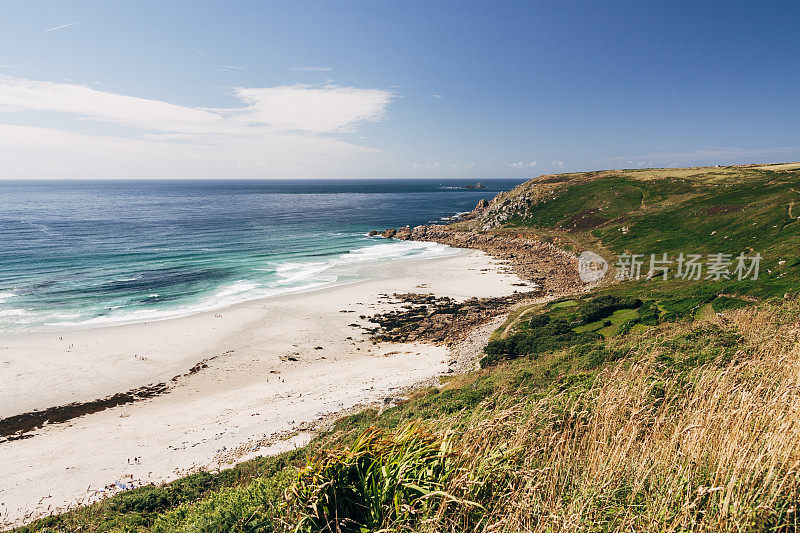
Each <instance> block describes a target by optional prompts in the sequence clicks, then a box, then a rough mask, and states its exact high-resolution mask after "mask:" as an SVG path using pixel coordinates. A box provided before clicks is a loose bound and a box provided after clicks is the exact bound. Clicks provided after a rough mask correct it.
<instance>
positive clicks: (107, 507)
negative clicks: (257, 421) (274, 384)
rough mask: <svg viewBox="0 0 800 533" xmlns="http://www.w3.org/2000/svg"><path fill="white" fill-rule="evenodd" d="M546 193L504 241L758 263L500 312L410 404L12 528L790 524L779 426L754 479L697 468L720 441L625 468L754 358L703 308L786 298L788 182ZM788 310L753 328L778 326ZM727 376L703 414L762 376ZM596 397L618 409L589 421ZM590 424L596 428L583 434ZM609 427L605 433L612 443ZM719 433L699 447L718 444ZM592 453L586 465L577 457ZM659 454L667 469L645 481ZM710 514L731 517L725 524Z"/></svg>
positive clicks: (796, 275) (585, 184) (796, 236)
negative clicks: (523, 237)
mask: <svg viewBox="0 0 800 533" xmlns="http://www.w3.org/2000/svg"><path fill="white" fill-rule="evenodd" d="M553 180H554V183H555V184H556V185H555V188H554V189H553V190H552V191H551V192H549V193H548V194H546V195H543V196H542V197H541V198H540V200H539V201H537V202H535V203H533V204H531V205H527V206H524V208H520V210H519V211H517V212H515V213H513V214H512V215H513V216H512V217H511V218H510V219H509V224H508V226H509V227H510V228H512V229H527V230H531V231H535V232H540V233H542V234H544V235H557V236H559V238H560V239H562V240H564V242H566V241H569V242H567V245H569V246H572V247H573V248H575V249H576V250H577V249H579V248H580V247H579V245H581V246H582V245H585V244H587V243H588V244H590V245H591V246H592V247H593V249H595V250H597V251H600V252H601V253H603V254H605V255H606V256H607V257H610V256H611V255H613V254H618V253H621V252H624V251H629V252H635V253H644V254H649V253H663V252H667V253H670V254H676V253H678V252H684V253H715V252H724V253H731V254H736V253H738V252H740V251H746V252H748V253H749V252H752V251H757V252H760V253H761V254H762V256H764V260H763V262H762V273H761V276H760V279H759V280H757V281H751V280H744V281H720V282H710V281H705V280H704V281H701V282H689V281H680V280H676V279H670V280H668V281H662V280H652V281H645V280H639V281H632V282H624V283H617V284H612V285H609V286H605V287H603V288H601V289H599V290H597V291H596V292H594V293H592V294H586V295H580V296H571V297H569V298H566V299H562V300H559V301H555V302H552V303H550V304H547V305H546V304H536V305H534V306H529V307H525V308H522V309H518V310H516V311H515V312H513V313H512V314H511V317H510V319H509V322H508V323H507V324H505V325H504V326H503V327H501V328H500V329H499V330H498V332H496V333H495V335H493V336H492V339H491V342H490V343H489V345H488V346H487V347H486V349H485V357H484V358H483V359H482V361H481V366H482V368H481V369H480V370H476V371H473V372H470V373H468V374H465V375H459V376H454V377H452V378H450V379H449V380H447V381H446V382H445V383H444V384H443V385H442V386H439V387H428V388H426V389H422V390H419V391H416V392H415V393H413V394H412V396H411V397H410V398H408V399H407V400H405V401H403V402H400V403H399V404H398V405H396V406H394V407H392V408H389V409H386V410H383V411H382V412H380V413H379V412H378V411H376V410H374V409H366V410H363V411H361V412H359V413H356V414H353V415H350V416H346V417H343V418H341V419H339V420H337V421H336V422H335V423H334V424H333V425H332V427H331V428H330V430H329V431H326V432H323V433H322V434H320V435H318V436H317V437H316V438H315V439H314V440H313V441H312V443H311V444H310V445H309V446H308V447H307V448H306V449H304V450H300V451H296V452H291V453H287V454H283V455H281V456H277V457H271V458H259V459H254V460H252V461H248V462H245V463H242V464H240V465H237V466H235V467H234V468H232V469H230V470H226V471H223V472H217V473H198V474H194V475H192V476H187V477H185V478H182V479H179V480H176V481H174V482H172V483H168V484H164V485H160V486H150V487H143V488H140V489H135V490H132V491H129V492H126V493H123V494H120V495H117V496H115V497H113V498H110V499H108V500H106V501H103V502H98V503H96V504H93V505H90V506H87V507H83V508H79V509H76V510H73V511H70V512H67V513H64V514H61V515H56V516H52V517H48V518H46V519H43V520H39V521H37V522H34V523H33V524H30V525H29V526H26V527H24V528H21V529H19V530H18V531H25V532H33V531H53V532H55V531H90V532H100V531H103V532H143V531H158V532H167V531H187V532H188V531H208V532H212V531H253V532H255V531H262V532H272V531H276V532H277V531H281V532H287V531H303V532H305V531H308V532H312V531H314V532H316V531H358V532H361V531H376V530H379V529H380V528H387V529H386V530H387V531H434V530H435V531H445V530H447V531H467V530H469V531H481V530H484V529H486V528H487V527H488V525H489V524H490V523H493V524H501V523H503V520H511V518H510V517H512V516H515V513H517V511H518V509H521V508H527V509H529V511H530V513H531V514H530V516H528V518H526V520H527V522H525V523H526V524H527V526H529V527H530V528H531V529H535V528H539V530H541V531H556V530H561V529H570V528H572V529H576V530H591V531H622V530H626V531H627V530H638V529H647V528H651V529H655V530H658V529H659V524H666V523H668V521H669V520H673V521H674V524H673V525H675V528H674V529H673V530H702V529H704V527H706V526H704V524H726V526H730V527H727V529H730V530H740V531H756V530H773V531H780V530H786V531H789V530H793V529H792V526H791V524H793V523H794V522H793V521H794V520H795V515H794V514H793V512H794V511H793V510H792V509H794V508H797V507H798V503H800V498H798V496H797V494H798V493H797V491H796V483H795V484H793V483H794V481H792V480H793V479H794V478H792V477H791V475H790V474H791V472H792V471H788V474H787V473H786V472H785V471H784V470H785V469H783V467H782V466H781V465H780V464H777V463H776V466H774V468H773V469H772V470H769V469H765V470H759V469H758V468H757V466H758V465H757V463H758V461H760V460H761V458H762V457H766V456H767V455H768V454H769V453H770V450H773V449H774V448H775V446H774V444H773V443H774V441H775V439H776V438H777V436H779V435H781V434H782V433H780V431H778V430H769V431H767V430H763V434H764V435H769V436H771V437H770V439H771V440H770V444H769V446H766V445H765V444H764V443H763V442H762V441H759V440H754V441H753V445H752V446H751V448H752V450H754V453H756V456H755V457H756V459H753V460H751V461H749V462H748V461H746V462H745V463H744V464H743V466H741V468H750V467H752V468H754V470H753V472H754V473H752V475H750V477H748V478H747V479H746V480H745V479H744V478H733V477H724V476H725V475H728V474H724V472H725V470H724V465H722V466H721V463H715V462H714V460H713V457H712V456H713V454H714V453H721V452H723V451H725V449H726V448H725V446H717V447H714V446H712V447H711V448H710V449H706V448H703V450H706V451H704V453H705V454H706V455H701V456H694V457H692V458H691V461H690V460H689V459H686V461H687V462H686V463H685V464H684V463H682V462H681V461H684V459H683V457H684V456H683V455H682V454H684V453H686V454H688V453H689V452H688V451H684V450H683V449H680V450H679V449H677V448H676V443H680V442H683V443H684V444H687V442H688V441H683V440H681V439H682V438H683V437H682V435H684V434H683V433H679V434H677V435H678V436H674V437H670V438H668V439H666V441H665V442H666V444H663V446H664V447H663V448H662V449H660V450H659V452H658V453H654V454H653V457H652V458H651V459H649V461H650V462H649V463H646V462H643V463H637V462H636V461H637V460H638V459H636V458H637V457H639V456H640V455H642V454H643V453H647V450H648V447H647V446H650V444H651V443H652V442H656V441H658V438H659V437H660V436H663V435H668V433H666V429H665V427H662V426H658V429H653V428H656V426H657V425H658V424H664V423H665V422H664V421H672V420H675V419H678V418H680V417H681V416H682V415H683V414H684V412H686V411H689V410H691V409H692V406H693V405H695V404H696V403H698V402H700V401H701V400H702V398H703V396H702V395H701V396H700V397H699V399H696V400H694V402H695V403H691V402H689V403H686V402H687V401H688V400H686V399H687V398H690V397H691V395H692V394H693V393H695V392H696V391H697V390H700V388H701V387H704V386H708V384H709V383H712V382H713V379H711V378H710V377H709V376H711V377H714V376H717V377H719V376H722V377H724V376H727V375H728V374H726V372H727V371H728V370H729V369H730V368H734V369H736V368H739V367H734V366H733V365H737V364H741V360H742V359H743V358H745V359H746V357H749V356H752V354H754V353H756V352H757V351H758V349H760V347H761V346H763V345H764V342H763V341H762V342H758V341H757V340H754V339H753V338H748V337H747V335H745V333H744V332H743V331H740V330H739V329H737V327H735V326H734V325H731V323H730V322H729V321H727V320H725V319H718V317H716V316H715V313H730V312H732V311H733V312H734V315H735V312H736V310H740V309H742V308H745V307H748V306H753V305H757V306H761V307H759V309H764V310H765V311H764V313H766V315H769V316H772V315H770V313H774V309H775V307H774V306H779V305H783V303H782V302H783V296H784V294H785V293H793V292H796V291H797V289H798V288H800V259H795V258H794V255H796V251H797V250H798V249H800V228H798V226H799V225H800V222H798V220H797V218H798V217H799V216H800V207H794V208H792V209H791V212H790V208H789V205H790V204H792V203H793V202H795V201H796V200H797V199H798V196H800V195H799V194H798V193H797V190H800V172H799V171H774V170H770V169H767V170H760V169H756V168H749V167H725V168H720V169H666V170H642V171H611V172H600V173H587V174H580V175H561V176H557V177H554V178H553ZM538 186H539V185H537V184H536V183H529V184H526V185H525V186H523V187H522V188H521V189H520V190H521V191H522V192H524V191H530V190H532V188H534V189H535V188H536V187H538ZM512 196H513V194H512ZM623 228H625V230H626V231H622V230H623ZM570 239H572V240H571V241H570ZM564 242H562V245H563V244H564ZM779 261H785V263H784V264H779ZM765 302H766V303H765ZM775 302H781V303H780V304H776V303H775ZM765 306H766V307H765ZM770 306H773V307H770ZM795 311H797V310H795ZM795 311H792V312H794V313H795V314H791V313H788V312H786V313H784V314H781V315H776V316H777V317H778V318H775V319H774V320H773V322H765V323H766V324H767V325H768V327H772V328H776V327H779V326H780V324H785V323H791V322H792V321H796V318H797V314H798V313H800V311H797V312H795ZM745 312H748V311H747V310H745ZM706 319H708V320H706ZM740 325H741V324H740ZM765 327H766V326H765ZM506 329H507V330H508V332H507V333H508V334H507V335H504V333H505V332H506ZM755 331H756V333H758V332H759V330H758V328H756V329H755ZM749 335H750V336H751V337H752V336H753V335H754V333H753V331H751V332H750V333H749ZM766 338H767V339H768V340H769V342H773V341H774V339H778V338H780V336H773V337H770V336H767V337H766ZM743 347H744V348H743ZM776 350H777V348H776ZM787 353H788V352H787ZM781 361H782V360H781ZM781 364H783V363H781ZM742 368H743V370H737V371H736V373H734V374H733V377H732V379H733V381H734V386H732V387H731V388H729V389H726V391H727V392H726V393H725V394H721V395H719V396H718V397H715V398H718V400H717V401H719V402H723V401H726V400H728V399H729V396H731V395H735V394H737V391H743V390H746V388H747V385H748V383H751V382H752V383H761V382H759V381H758V380H759V379H763V378H765V376H766V377H769V376H770V375H771V374H769V372H767V370H766V367H765V366H763V365H760V364H754V365H752V366H745V367H742ZM620 376H621V377H620ZM615 379H619V380H620V381H619V383H616V382H615V381H614V380H615ZM715 379H716V378H715ZM720 379H721V378H720ZM709 380H710V381H709ZM609 383H611V384H614V383H616V385H614V386H613V387H611V385H609ZM765 383H768V385H758V386H757V387H755V385H754V387H755V389H754V390H756V391H757V392H758V393H757V394H755V393H754V394H750V395H746V394H745V395H744V396H743V398H755V399H758V398H759V396H758V395H759V394H760V395H766V396H765V398H768V394H769V391H770V390H773V389H775V387H776V385H775V383H772V382H765ZM609 387H611V388H609ZM614 387H617V388H614ZM770 387H772V388H770ZM792 390H794V389H792ZM784 396H786V397H791V395H790V394H788V393H787V395H784ZM781 397H783V396H781ZM608 398H612V399H614V401H620V402H622V403H620V404H619V405H615V406H614V407H613V409H612V408H609V410H608V411H607V412H606V414H604V415H602V416H601V414H598V413H601V410H602V409H603V405H604V404H603V401H607V400H608ZM604 399H605V400H604ZM773 399H774V398H773ZM626 402H629V403H626ZM612 403H613V402H612ZM759 405H760V404H759ZM759 409H760V407H759ZM721 412H722V413H723V415H724V413H725V411H724V410H722V411H721ZM752 412H753V411H752V410H749V411H747V412H746V413H745V415H746V416H751V413H752ZM657 413H661V414H660V415H659V416H660V417H661V418H658V417H657V416H656V414H657ZM595 415H597V416H598V417H600V418H599V419H598V420H601V421H602V424H606V423H607V424H609V425H607V426H604V425H602V424H601V425H595V426H592V429H591V431H590V430H589V429H587V428H589V427H590V425H591V424H590V422H589V420H590V419H591V417H593V416H595ZM701 415H702V416H705V415H703V414H702V413H696V414H694V415H692V416H695V417H701ZM731 416H733V415H731ZM734 418H736V417H734ZM612 419H615V420H618V421H619V426H614V428H615V429H614V428H611V426H610V424H611V422H610V420H612ZM765 420H766V421H767V422H769V420H770V418H769V417H765ZM734 422H735V427H736V428H738V427H739V425H738V424H739V420H738V419H736V420H734ZM765 423H766V422H765ZM595 424H599V423H598V422H595ZM698 425H699V424H698ZM631 427H634V431H633V433H631V434H630V435H629V436H628V437H626V439H627V440H626V439H621V438H620V439H617V437H616V436H615V435H617V433H615V431H616V432H618V433H619V434H620V435H621V434H624V432H625V431H626V428H631ZM687 427H688V424H687ZM720 427H721V426H720ZM754 427H755V426H754ZM759 427H760V426H759ZM651 430H652V431H653V432H652V433H648V432H649V431H651ZM759 431H761V430H759ZM781 431H783V430H781ZM730 433H731V431H730V430H726V431H722V430H720V431H719V433H718V434H712V433H709V434H706V436H705V437H704V438H709V436H711V437H714V438H717V439H718V440H719V441H720V442H722V441H724V438H723V437H727V436H729V435H730ZM520 435H525V439H527V440H524V439H523V440H519V439H521V438H522V437H520ZM581 435H588V436H586V437H585V438H584V437H581ZM515 439H518V440H515ZM581 439H585V440H581ZM623 442H624V443H627V444H626V446H632V447H635V446H636V445H638V443H641V444H642V448H641V449H640V450H639V452H638V453H637V454H634V453H630V454H629V455H623V456H620V457H623V459H619V457H617V459H619V460H620V461H622V462H621V463H608V464H606V463H603V461H606V460H607V459H608V458H609V457H612V456H613V454H614V453H617V451H618V448H615V447H614V446H616V445H617V443H623ZM704 442H705V441H704ZM477 443H481V444H480V446H478V444H477ZM520 443H522V444H520ZM603 446H606V448H603ZM592 447H596V448H598V449H601V450H605V451H603V452H602V453H598V454H597V455H596V456H587V455H581V454H582V453H583V452H582V450H585V449H588V448H592ZM748 449H750V448H748ZM759 450H760V451H759ZM673 452H675V453H676V455H674V456H673V455H670V454H672V453H673ZM706 452H707V453H706ZM742 453H743V454H744V453H748V452H747V450H745V449H743V451H742ZM758 454H761V455H758ZM665 457H670V459H669V461H671V462H669V461H668V463H669V464H667V467H666V469H661V470H659V468H661V466H663V465H664V464H665V463H664V461H666V459H663V458H665ZM686 457H688V455H687V456H686ZM592 461H596V462H597V464H599V465H600V466H599V467H598V470H597V471H598V472H600V474H598V476H599V477H597V479H595V478H593V477H592V474H591V473H589V470H590V467H591V463H592ZM626 461H628V462H627V463H626ZM787 464H788V463H787ZM559 465H560V466H559ZM620 465H622V466H620ZM558 468H561V470H558V471H556V470H557V469H558ZM643 472H644V473H647V475H645V477H641V474H642V473H643ZM775 472H778V473H781V475H785V476H787V477H786V478H785V480H788V481H782V482H781V483H782V484H780V485H776V486H778V488H777V489H775V492H774V493H773V492H769V490H767V489H766V488H764V487H766V486H767V485H763V486H762V485H759V483H761V482H762V480H765V479H769V478H770V476H771V475H773V473H775ZM720 476H722V477H720ZM634 479H636V481H635V482H634ZM747 483H750V484H752V486H753V487H755V488H753V489H752V490H751V492H747V490H750V489H747V490H745V489H742V490H741V491H740V492H736V491H737V490H739V489H740V488H741V487H746V486H747V485H746V484H747ZM531 487H533V488H531ZM708 487H727V488H726V489H725V490H726V492H725V494H728V495H730V494H738V496H735V497H733V499H730V496H726V497H727V498H729V499H728V500H723V499H721V497H720V496H718V495H719V494H722V492H705V493H704V492H703V490H705V489H704V488H708ZM523 489H524V490H523ZM714 490H715V491H716V490H718V489H714ZM770 490H772V489H770ZM697 494H700V495H702V498H700V496H697V497H696V495H697ZM737 498H738V499H737ZM725 516H734V517H735V520H734V521H733V522H724V520H723V518H724V517H725ZM558 520H562V521H561V522H559V521H558ZM548 521H551V522H548ZM509 523H511V522H509ZM426 524H428V525H426ZM429 524H433V525H429ZM732 524H735V526H736V527H733V526H732ZM795 525H796V524H795ZM568 526H569V527H568ZM497 527H498V529H497V530H503V528H502V527H500V526H497ZM709 528H710V529H714V527H711V526H708V527H706V529H709ZM518 529H519V528H516V529H515V527H514V526H507V527H506V529H505V530H506V531H514V530H518ZM664 529H666V527H665V528H664ZM717 529H719V528H717ZM722 529H725V528H722Z"/></svg>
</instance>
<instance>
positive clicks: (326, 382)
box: [0, 250, 520, 523]
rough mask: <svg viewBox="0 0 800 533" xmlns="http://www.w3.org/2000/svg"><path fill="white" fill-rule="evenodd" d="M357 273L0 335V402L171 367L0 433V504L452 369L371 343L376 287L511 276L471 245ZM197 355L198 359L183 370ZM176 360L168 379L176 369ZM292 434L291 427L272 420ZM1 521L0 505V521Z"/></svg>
mask: <svg viewBox="0 0 800 533" xmlns="http://www.w3.org/2000/svg"><path fill="white" fill-rule="evenodd" d="M365 269H370V270H369V272H365V274H367V276H366V277H369V278H370V279H369V280H368V281H362V282H357V283H352V284H349V285H342V286H337V287H332V288H327V289H321V290H316V291H310V292H306V293H301V294H294V295H287V296H281V297H276V298H270V299H263V300H255V301H250V302H245V303H241V304H237V305H234V306H231V307H228V308H225V309H222V310H219V311H215V312H209V313H204V314H198V315H194V316H189V317H185V318H177V319H170V320H164V321H159V322H149V323H137V324H130V325H122V326H111V327H105V328H97V329H86V330H73V331H65V332H58V333H37V334H27V335H15V336H7V337H2V338H0V382H2V383H3V387H2V389H0V417H8V416H13V415H16V414H21V413H24V412H28V411H31V410H34V409H45V408H48V407H52V406H56V405H63V404H66V403H70V402H88V401H91V400H95V399H98V398H103V397H105V396H108V395H111V394H114V393H118V392H123V391H127V390H130V389H133V388H136V387H141V386H144V385H147V384H151V383H158V382H163V381H167V382H169V383H170V386H171V388H170V390H169V391H168V392H166V393H164V394H162V395H159V396H156V397H153V398H150V399H146V400H142V401H137V402H135V403H130V404H126V405H120V406H117V407H113V408H110V409H105V410H103V411H101V412H97V413H93V414H89V415H86V416H83V417H80V418H75V419H72V420H70V421H68V422H65V423H62V424H53V425H47V426H45V427H43V428H41V429H38V430H36V431H35V432H33V433H32V434H31V435H32V436H31V437H30V438H25V439H21V440H15V441H11V442H2V443H0V453H1V454H2V458H3V460H2V461H0V516H2V517H3V520H4V521H5V522H6V523H19V522H20V521H21V520H28V519H31V518H34V517H36V516H41V515H43V514H49V513H50V512H52V510H54V509H60V508H64V507H67V506H71V505H75V504H76V503H78V502H87V501H91V500H93V499H97V498H102V497H104V496H107V495H109V494H112V493H114V492H118V491H120V490H124V489H125V488H128V487H131V486H138V485H140V484H145V483H153V482H160V481H165V480H169V479H174V478H175V477H178V476H179V475H181V474H183V473H186V472H190V471H194V470H197V469H203V468H207V469H213V468H224V467H225V466H226V465H229V464H232V463H233V462H236V461H241V460H244V459H247V458H250V457H253V456H256V455H263V454H269V453H276V452H278V451H281V450H285V449H287V448H291V447H292V446H299V445H302V444H304V443H305V442H306V441H307V440H308V439H309V438H310V435H309V433H308V432H299V433H298V432H297V430H298V429H302V428H303V427H305V426H306V425H308V424H310V423H313V422H315V421H317V420H320V419H321V418H323V417H325V416H326V415H330V414H332V413H336V412H341V411H343V410H345V409H348V408H352V407H353V406H356V405H361V404H368V403H373V402H379V401H382V400H383V399H384V398H387V397H390V396H392V395H393V394H396V393H397V392H396V391H397V390H398V389H401V388H404V387H408V386H410V385H412V384H414V383H417V382H419V381H421V380H425V379H428V378H431V377H434V376H436V375H439V374H442V373H445V372H447V371H448V368H449V367H450V365H452V364H453V362H454V359H453V358H452V357H451V354H450V353H449V350H448V349H447V348H445V347H442V346H432V345H425V344H417V343H415V344H392V343H381V344H377V345H376V344H373V343H372V342H371V341H369V340H368V335H366V334H365V333H364V330H363V329H362V328H359V327H355V326H353V324H361V325H367V322H366V321H365V320H363V319H360V318H359V317H360V316H361V315H366V316H370V315H373V314H374V313H376V312H381V311H385V310H388V309H390V308H391V304H390V303H388V302H387V300H386V299H385V298H384V297H382V295H391V294H393V293H404V292H425V293H428V292H430V293H433V294H436V295H440V296H450V297H452V298H455V299H458V300H462V299H465V298H468V297H472V296H477V297H489V296H502V295H507V294H510V293H512V292H514V289H515V288H516V287H514V286H513V285H512V284H514V283H519V282H520V280H519V278H517V277H516V276H515V275H513V274H510V273H508V272H507V269H506V268H505V267H504V266H501V265H499V264H498V262H497V261H496V260H494V259H492V258H491V257H489V256H487V255H486V254H484V253H482V252H477V251H468V250H459V251H457V252H456V251H454V255H452V256H449V257H444V258H438V259H425V260H411V259H409V260H399V261H395V262H393V263H388V264H382V265H380V266H379V265H377V264H375V265H371V266H366V267H365ZM201 361H206V364H207V366H206V367H204V368H200V369H199V370H198V371H196V372H194V373H191V374H188V371H189V370H190V369H191V368H192V367H193V366H195V365H196V364H197V363H199V362H201ZM175 376H180V377H178V378H177V379H176V380H174V381H171V380H172V378H173V377H175ZM287 434H291V435H294V436H293V437H292V438H290V439H288V440H281V439H276V438H275V437H276V436H280V435H287ZM0 523H2V521H0Z"/></svg>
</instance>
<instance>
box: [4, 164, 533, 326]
mask: <svg viewBox="0 0 800 533" xmlns="http://www.w3.org/2000/svg"><path fill="white" fill-rule="evenodd" d="M478 181H481V182H482V183H483V185H484V186H485V188H472V189H470V188H463V187H468V186H471V185H474V184H475V183H477V182H478ZM522 181H523V180H521V179H491V180H466V179H415V180H404V179H396V180H383V179H350V180H341V179H338V180H327V179H296V180H206V179H201V180H171V179H163V180H132V179H123V180H114V179H112V180H35V181H29V180H3V181H0V195H2V198H4V201H2V202H0V223H2V224H3V226H4V227H5V228H6V238H5V239H4V240H3V242H2V243H0V261H2V264H3V265H4V267H5V268H4V272H3V276H2V277H1V278H0V335H3V334H16V333H28V332H41V331H61V330H69V329H83V328H89V327H99V326H109V325H118V324H128V323H135V322H143V321H150V320H161V319H167V318H176V317H182V316H188V315H192V314H196V313H201V312H206V311H212V310H215V309H221V308H224V307H227V306H230V305H233V304H236V303H240V302H243V301H249V300H253V299H259V298H265V297H271V296H279V295H284V294H289V293H293V292H304V291H308V290H313V289H317V288H324V287H330V286H334V285H337V284H343V283H350V282H354V281H359V280H361V279H367V278H368V277H369V273H368V272H366V270H365V269H364V267H365V266H367V265H376V264H377V265H379V264H381V263H382V262H387V261H396V260H403V259H415V258H416V259H419V258H427V257H431V258H432V257H445V256H447V255H448V254H451V253H452V249H449V248H448V247H447V246H444V245H441V244H436V243H423V242H412V241H396V240H384V239H381V238H374V237H372V238H371V237H369V236H368V232H369V231H370V230H375V229H378V230H382V229H385V228H389V227H400V226H405V225H411V226H415V225H420V224H429V223H437V222H444V221H446V220H447V219H448V218H449V217H452V216H453V215H456V214H458V213H462V212H466V211H470V210H471V209H472V208H474V207H475V205H476V204H477V202H478V201H479V200H481V199H491V198H492V197H494V196H495V195H496V194H497V193H498V192H500V191H502V190H509V189H511V188H513V187H514V186H515V185H517V184H519V183H521V182H522ZM373 271H374V269H373Z"/></svg>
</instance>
